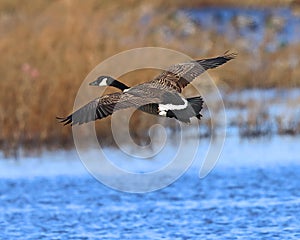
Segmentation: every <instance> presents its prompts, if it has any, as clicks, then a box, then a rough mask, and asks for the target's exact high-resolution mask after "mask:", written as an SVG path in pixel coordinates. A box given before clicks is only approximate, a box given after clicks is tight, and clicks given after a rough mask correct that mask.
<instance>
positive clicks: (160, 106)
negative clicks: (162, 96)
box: [158, 98, 188, 115]
mask: <svg viewBox="0 0 300 240" xmlns="http://www.w3.org/2000/svg"><path fill="white" fill-rule="evenodd" d="M181 99H182V100H183V102H184V104H181V105H174V104H172V103H167V104H158V111H159V115H161V114H160V112H167V111H168V110H183V109H185V108H187V106H188V101H187V100H186V99H184V98H181Z"/></svg>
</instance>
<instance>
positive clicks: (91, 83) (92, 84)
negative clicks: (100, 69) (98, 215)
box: [89, 81, 98, 86]
mask: <svg viewBox="0 0 300 240" xmlns="http://www.w3.org/2000/svg"><path fill="white" fill-rule="evenodd" d="M89 85H90V86H98V85H97V83H96V81H94V82H90V83H89Z"/></svg>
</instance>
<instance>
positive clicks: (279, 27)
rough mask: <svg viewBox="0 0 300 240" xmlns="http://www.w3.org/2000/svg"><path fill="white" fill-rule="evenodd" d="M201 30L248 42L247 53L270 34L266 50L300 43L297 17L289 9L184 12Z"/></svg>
mask: <svg viewBox="0 0 300 240" xmlns="http://www.w3.org/2000/svg"><path fill="white" fill-rule="evenodd" d="M184 13H186V14H187V15H188V16H189V17H190V18H191V19H192V20H193V21H195V22H196V23H198V24H199V25H200V26H201V27H202V28H206V29H210V30H214V31H216V32H218V33H219V34H222V35H225V36H226V37H227V38H228V39H229V40H231V41H233V40H236V39H241V38H244V39H248V40H249V45H250V48H249V50H250V51H253V49H256V48H259V47H260V46H261V44H263V42H264V41H265V40H266V36H267V32H268V31H272V32H273V35H272V40H271V41H270V40H269V42H268V44H267V46H266V50H267V51H275V50H277V49H278V48H280V47H282V46H285V45H288V44H297V43H299V42H300V35H299V34H300V17H299V16H297V15H295V14H294V13H293V10H292V9H291V8H288V7H281V8H236V7H204V8H199V9H189V10H184Z"/></svg>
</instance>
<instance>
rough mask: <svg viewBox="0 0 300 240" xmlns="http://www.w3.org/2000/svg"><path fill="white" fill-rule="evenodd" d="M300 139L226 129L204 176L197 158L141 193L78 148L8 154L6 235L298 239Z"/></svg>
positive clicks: (1, 183) (2, 194)
mask: <svg viewBox="0 0 300 240" xmlns="http://www.w3.org/2000/svg"><path fill="white" fill-rule="evenodd" d="M299 143H300V138H299V137H273V138H271V139H258V140H250V141H248V140H245V141H241V140H239V139H238V138H235V137H229V138H228V139H227V140H226V142H225V146H224V149H223V152H222V155H221V157H220V159H219V161H218V163H217V166H216V167H215V168H214V170H213V171H212V172H211V173H210V174H209V175H208V176H207V177H205V178H203V179H200V178H199V177H198V176H199V163H197V161H196V162H195V163H194V165H193V166H192V167H191V168H190V170H189V171H188V172H187V173H185V174H184V175H183V176H182V177H181V178H179V180H177V181H176V182H174V183H173V184H171V185H170V186H168V187H166V188H163V189H161V190H158V191H154V192H150V193H143V194H133V193H124V192H120V191H116V190H112V189H110V188H108V187H106V186H104V185H103V184H101V183H99V182H98V181H97V180H96V179H94V178H93V177H92V176H90V175H89V174H88V173H87V170H86V169H85V168H84V167H83V165H82V164H81V162H80V160H79V159H78V157H77V154H76V152H75V151H70V152H56V153H44V154H43V155H42V156H41V157H28V158H25V159H22V160H19V161H17V162H16V161H13V160H9V159H8V160H7V159H5V160H3V159H2V160H0V169H1V170H0V209H1V210H0V229H1V231H0V239H161V238H165V239H299V238H300V228H299V226H300V217H299V216H300V174H299V173H300V149H299ZM115 156H117V154H116V155H115ZM112 177H113V176H112Z"/></svg>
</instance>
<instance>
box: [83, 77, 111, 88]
mask: <svg viewBox="0 0 300 240" xmlns="http://www.w3.org/2000/svg"><path fill="white" fill-rule="evenodd" d="M114 81H116V80H115V79H114V78H112V77H110V76H100V77H98V78H97V79H96V80H95V81H93V82H90V83H89V85H90V86H97V87H99V86H100V87H105V86H111V85H113V82H114Z"/></svg>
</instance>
